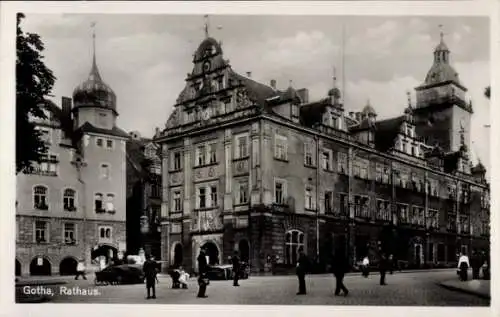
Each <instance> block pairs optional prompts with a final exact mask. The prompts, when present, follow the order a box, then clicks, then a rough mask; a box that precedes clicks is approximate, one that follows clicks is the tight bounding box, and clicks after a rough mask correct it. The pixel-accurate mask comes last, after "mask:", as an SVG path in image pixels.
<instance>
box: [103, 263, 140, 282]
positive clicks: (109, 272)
mask: <svg viewBox="0 0 500 317" xmlns="http://www.w3.org/2000/svg"><path fill="white" fill-rule="evenodd" d="M136 283H144V272H143V271H142V265H139V264H122V265H114V266H108V267H106V268H104V269H103V270H101V271H98V272H95V284H96V285H101V284H102V285H107V284H136Z"/></svg>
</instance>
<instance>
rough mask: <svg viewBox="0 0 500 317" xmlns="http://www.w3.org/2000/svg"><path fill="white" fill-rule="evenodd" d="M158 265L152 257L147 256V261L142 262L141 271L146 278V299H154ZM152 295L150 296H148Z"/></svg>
mask: <svg viewBox="0 0 500 317" xmlns="http://www.w3.org/2000/svg"><path fill="white" fill-rule="evenodd" d="M157 267H158V264H157V263H156V261H155V260H154V257H153V256H149V257H148V259H147V260H146V261H145V262H144V265H143V267H142V270H143V271H144V276H145V277H146V290H147V297H146V299H151V298H153V299H154V298H156V287H155V284H156V281H157V280H158V278H157V274H158V270H157ZM151 293H152V296H150V295H151Z"/></svg>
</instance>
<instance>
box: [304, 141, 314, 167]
mask: <svg viewBox="0 0 500 317" xmlns="http://www.w3.org/2000/svg"><path fill="white" fill-rule="evenodd" d="M304 164H305V165H307V166H312V165H313V164H314V162H313V154H312V145H311V144H310V143H304Z"/></svg>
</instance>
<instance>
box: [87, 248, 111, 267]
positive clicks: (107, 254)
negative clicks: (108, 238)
mask: <svg viewBox="0 0 500 317" xmlns="http://www.w3.org/2000/svg"><path fill="white" fill-rule="evenodd" d="M90 257H91V258H92V261H94V262H96V263H98V265H99V267H100V268H101V269H103V268H104V267H106V266H108V265H110V264H111V261H112V260H114V259H118V250H117V249H116V248H115V247H113V246H110V245H108V244H101V245H98V246H96V247H94V248H93V249H92V250H91V252H90Z"/></svg>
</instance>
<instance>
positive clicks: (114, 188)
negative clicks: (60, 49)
mask: <svg viewBox="0 0 500 317" xmlns="http://www.w3.org/2000/svg"><path fill="white" fill-rule="evenodd" d="M93 40H94V49H93V54H92V65H91V68H90V73H89V75H88V78H87V79H85V80H84V81H82V82H81V84H79V85H78V86H77V87H76V88H75V89H74V91H73V94H72V98H68V97H62V101H61V104H62V106H61V107H59V106H57V105H56V104H55V103H54V102H53V101H51V100H47V101H46V102H45V104H44V105H42V108H43V109H44V112H45V113H46V115H47V119H44V120H39V121H37V122H35V123H36V124H37V128H38V129H39V130H40V131H41V132H42V133H43V134H44V139H45V142H46V143H47V146H48V152H47V154H46V157H45V159H44V160H43V162H41V163H40V164H35V167H34V168H33V170H32V171H30V173H29V174H19V175H18V176H17V204H16V226H17V227H16V228H17V233H18V236H17V239H16V275H21V274H22V275H51V274H61V275H65V274H74V273H75V272H76V265H77V261H84V262H85V263H86V266H87V269H88V270H89V271H91V270H93V269H99V267H102V266H103V265H107V264H109V263H111V261H112V260H113V259H116V258H118V257H119V256H120V255H121V253H120V252H123V251H125V250H126V236H125V235H126V230H125V227H126V226H125V221H126V141H127V140H128V138H129V135H128V134H127V133H125V132H124V131H123V130H121V129H120V128H119V127H118V126H117V117H118V111H117V98H116V95H115V93H114V92H113V90H112V89H111V87H110V86H109V85H108V84H106V83H105V82H104V80H103V78H102V76H101V74H100V72H99V69H98V66H97V59H96V50H95V35H94V36H93Z"/></svg>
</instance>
